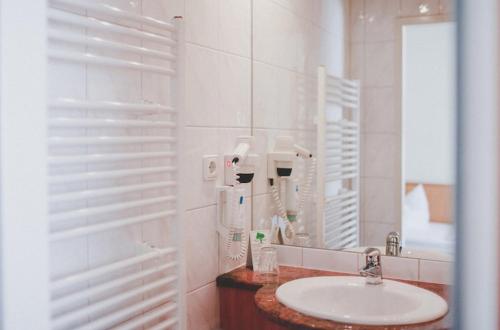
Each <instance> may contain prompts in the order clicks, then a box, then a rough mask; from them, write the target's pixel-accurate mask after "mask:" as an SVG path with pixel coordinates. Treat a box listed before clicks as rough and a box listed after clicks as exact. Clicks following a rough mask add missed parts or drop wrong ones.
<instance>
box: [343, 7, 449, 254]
mask: <svg viewBox="0 0 500 330" xmlns="http://www.w3.org/2000/svg"><path fill="white" fill-rule="evenodd" d="M421 3H422V1H417V0H350V21H349V22H350V24H349V25H350V34H351V37H350V51H351V61H350V62H351V64H350V75H351V78H353V79H359V80H360V81H361V84H362V92H361V94H362V110H361V112H362V150H361V160H362V167H361V176H362V180H361V187H362V195H361V202H362V210H361V242H362V243H363V244H364V245H383V244H384V242H385V236H386V235H387V233H389V232H390V231H392V230H397V231H401V219H400V218H401V191H402V189H401V107H400V105H399V102H398V100H399V97H398V95H397V94H398V91H399V89H398V86H397V84H398V82H397V81H398V76H397V75H398V74H399V72H396V71H398V67H399V66H398V59H397V55H396V54H397V49H396V47H398V46H397V45H398V43H397V40H396V39H397V34H396V31H397V30H396V25H397V22H398V19H399V18H404V17H418V16H429V15H443V14H450V13H451V3H452V1H451V0H433V1H425V3H426V4H428V9H429V11H428V12H427V13H426V14H425V15H423V14H420V12H419V10H418V6H419V4H421Z"/></svg>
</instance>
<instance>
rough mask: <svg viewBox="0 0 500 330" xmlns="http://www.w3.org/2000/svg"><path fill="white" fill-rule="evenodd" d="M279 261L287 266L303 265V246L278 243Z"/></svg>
mask: <svg viewBox="0 0 500 330" xmlns="http://www.w3.org/2000/svg"><path fill="white" fill-rule="evenodd" d="M276 248H277V249H278V263H279V264H280V265H286V266H296V267H301V266H302V248H300V247H296V246H286V245H276Z"/></svg>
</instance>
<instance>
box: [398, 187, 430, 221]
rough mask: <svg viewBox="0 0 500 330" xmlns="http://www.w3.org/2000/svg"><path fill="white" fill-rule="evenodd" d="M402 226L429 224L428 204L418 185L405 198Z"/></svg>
mask: <svg viewBox="0 0 500 330" xmlns="http://www.w3.org/2000/svg"><path fill="white" fill-rule="evenodd" d="M403 217H404V218H403V219H404V222H403V224H406V225H410V226H412V227H413V226H417V227H420V226H425V225H426V224H428V223H429V220H430V213H429V202H428V201H427V196H426V194H425V190H424V187H423V186H422V185H421V184H419V185H418V186H416V187H415V188H414V189H413V190H412V191H410V192H409V193H408V194H406V196H405V203H404V210H403Z"/></svg>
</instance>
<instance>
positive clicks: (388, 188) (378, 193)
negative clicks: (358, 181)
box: [361, 177, 401, 224]
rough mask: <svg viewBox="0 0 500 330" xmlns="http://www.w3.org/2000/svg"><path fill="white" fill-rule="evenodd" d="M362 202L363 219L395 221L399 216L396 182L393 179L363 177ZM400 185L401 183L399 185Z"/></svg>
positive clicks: (384, 221) (379, 221)
mask: <svg viewBox="0 0 500 330" xmlns="http://www.w3.org/2000/svg"><path fill="white" fill-rule="evenodd" d="M363 182H364V185H363V197H362V201H361V202H362V204H363V208H364V220H365V221H367V222H378V223H390V224H393V223H397V222H398V221H399V219H400V218H401V216H400V215H399V214H397V211H398V203H401V201H398V196H399V195H398V194H397V187H398V185H397V183H396V182H395V180H393V179H383V178H369V177H367V178H364V180H363ZM399 186H401V185H399Z"/></svg>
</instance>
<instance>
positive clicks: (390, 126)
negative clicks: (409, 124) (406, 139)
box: [361, 87, 399, 133]
mask: <svg viewBox="0 0 500 330" xmlns="http://www.w3.org/2000/svg"><path fill="white" fill-rule="evenodd" d="M361 95H362V98H363V102H362V105H363V115H362V116H361V117H362V118H361V120H362V125H363V132H365V133H396V132H397V131H398V130H397V128H396V125H397V124H398V123H397V120H396V119H397V116H396V113H395V111H396V104H395V96H396V95H395V90H394V88H392V87H382V88H364V89H363V90H362V92H361ZM397 108H398V109H399V107H397Z"/></svg>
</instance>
